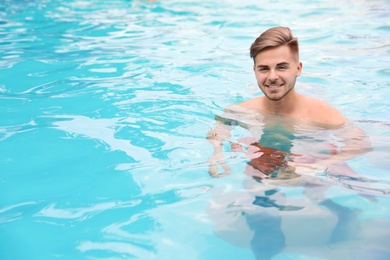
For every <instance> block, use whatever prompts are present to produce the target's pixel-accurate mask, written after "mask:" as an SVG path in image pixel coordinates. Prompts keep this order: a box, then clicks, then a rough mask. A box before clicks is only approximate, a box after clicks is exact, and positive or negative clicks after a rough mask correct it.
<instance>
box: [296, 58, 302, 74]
mask: <svg viewBox="0 0 390 260" xmlns="http://www.w3.org/2000/svg"><path fill="white" fill-rule="evenodd" d="M301 73H302V62H298V67H297V77H299V76H301Z"/></svg>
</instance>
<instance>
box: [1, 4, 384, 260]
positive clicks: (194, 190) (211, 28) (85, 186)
mask: <svg viewBox="0 0 390 260" xmlns="http://www.w3.org/2000/svg"><path fill="white" fill-rule="evenodd" d="M389 10H390V5H389V2H388V1H380V0H375V1H363V0H359V1H310V2H308V1H295V2H286V1H254V0H250V1H245V3H242V2H241V1H235V0H225V1H179V0H166V1H164V0H160V1H156V2H153V1H129V0H111V1H76V0H67V1H53V0H43V1H37V0H36V1H23V0H19V1H17V0H13V1H12V0H5V1H2V2H1V3H0V35H1V41H0V53H1V55H0V118H1V120H0V169H1V172H0V223H1V224H0V242H1V243H0V258H1V259H53V258H64V259H132V258H135V259H154V258H155V259H256V258H257V259H267V258H272V257H273V259H389V257H390V251H389V249H388V245H389V244H390V228H389V227H390V225H389V224H390V223H389V222H390V220H389V216H390V200H389V197H388V195H389V189H390V177H389V173H390V165H389V161H390V152H389V151H390V137H389V135H390V118H389V101H388V100H389V97H390V91H389V89H390V83H389V82H390V81H389V78H390V69H389V66H388V64H389V55H390V43H389V38H390V23H389V19H388V18H389ZM276 25H285V26H289V27H290V28H292V30H293V32H294V34H295V35H296V36H298V38H299V41H300V44H301V60H302V61H303V65H304V66H303V75H302V76H301V77H300V78H299V80H298V84H297V90H298V91H299V92H301V93H304V94H308V95H312V96H315V97H319V98H322V99H323V100H325V101H327V102H329V103H331V104H332V105H334V106H335V107H337V108H338V109H340V110H341V111H342V112H343V113H344V114H345V115H346V116H347V117H348V118H349V119H350V120H351V121H352V122H353V123H354V124H355V125H357V126H358V127H360V128H361V129H363V130H364V131H365V132H366V134H367V135H368V136H369V138H370V140H371V143H372V146H373V151H371V152H369V153H367V154H365V155H363V156H361V157H357V158H355V159H352V160H350V161H348V162H347V163H348V165H349V167H350V168H351V169H353V170H354V171H355V172H357V173H358V174H359V176H360V177H359V178H350V177H348V176H344V175H343V174H340V175H334V174H333V175H331V174H330V175H331V176H326V173H324V172H315V174H313V176H312V177H311V178H312V179H313V180H316V181H318V183H317V184H318V186H315V185H314V186H310V187H304V186H302V185H300V184H299V183H298V184H297V185H295V186H294V185H292V186H291V185H290V186H289V185H275V184H273V183H264V184H260V183H258V182H255V181H254V180H252V179H250V178H249V177H248V176H247V175H245V174H243V173H244V171H245V167H246V163H245V162H246V161H245V158H244V157H243V156H240V155H239V156H237V155H236V154H234V153H232V152H229V151H227V153H226V154H227V157H228V158H230V159H229V161H228V163H229V165H230V166H231V168H232V170H233V174H232V175H231V176H228V177H226V178H219V179H212V178H210V176H209V175H208V174H207V170H208V163H207V160H208V158H209V157H210V155H211V154H212V148H211V146H210V144H209V143H208V142H207V140H206V139H205V136H206V134H207V131H208V129H209V128H210V127H212V126H213V124H214V115H215V114H219V113H221V112H222V110H223V108H224V107H226V106H227V105H229V104H232V103H237V102H240V101H243V100H245V99H248V98H251V97H253V96H254V95H258V94H259V93H258V89H257V87H256V84H255V80H254V77H253V75H252V71H251V70H252V63H251V62H252V61H251V60H250V59H249V54H248V48H249V46H250V44H251V42H252V41H253V40H254V38H255V37H257V36H258V35H259V33H260V32H262V31H263V30H265V29H267V28H268V27H271V26H276ZM242 134H243V132H240V129H237V132H235V136H234V137H235V138H239V137H242V136H240V135H242ZM313 143H315V141H313ZM313 143H310V144H313ZM325 179H326V181H324V180H325ZM275 189H276V190H277V192H274V191H273V190H275ZM309 198H310V199H309ZM314 237H315V239H313V238H314ZM308 238H311V239H308Z"/></svg>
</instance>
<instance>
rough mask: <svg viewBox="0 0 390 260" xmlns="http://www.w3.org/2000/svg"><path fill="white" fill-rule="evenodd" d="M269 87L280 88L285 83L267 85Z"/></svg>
mask: <svg viewBox="0 0 390 260" xmlns="http://www.w3.org/2000/svg"><path fill="white" fill-rule="evenodd" d="M265 86H266V87H267V88H272V89H275V88H280V87H282V86H283V84H282V85H265Z"/></svg>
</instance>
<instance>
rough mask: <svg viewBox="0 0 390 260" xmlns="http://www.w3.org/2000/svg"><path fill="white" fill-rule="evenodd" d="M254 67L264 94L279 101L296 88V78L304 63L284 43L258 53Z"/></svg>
mask: <svg viewBox="0 0 390 260" xmlns="http://www.w3.org/2000/svg"><path fill="white" fill-rule="evenodd" d="M253 69H254V72H255V76H256V80H257V84H258V85H259V87H260V89H261V91H262V92H263V93H264V95H265V96H266V97H267V98H268V99H270V100H272V101H278V100H281V99H282V98H283V97H285V96H286V95H287V94H288V93H289V92H290V91H291V90H292V89H293V88H294V85H295V81H296V78H297V77H298V76H299V75H300V74H301V71H302V63H301V62H299V61H298V60H297V59H296V58H294V55H293V54H292V52H291V51H290V48H289V47H288V46H284V45H283V46H280V47H276V48H272V49H268V50H264V51H262V52H260V53H259V54H257V55H256V58H255V65H254V66H253Z"/></svg>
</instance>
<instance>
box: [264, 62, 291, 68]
mask: <svg viewBox="0 0 390 260" xmlns="http://www.w3.org/2000/svg"><path fill="white" fill-rule="evenodd" d="M282 65H287V66H290V63H288V62H287V61H283V62H280V63H278V64H276V66H282ZM256 67H257V68H268V67H269V66H268V65H261V64H259V65H257V66H256Z"/></svg>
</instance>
